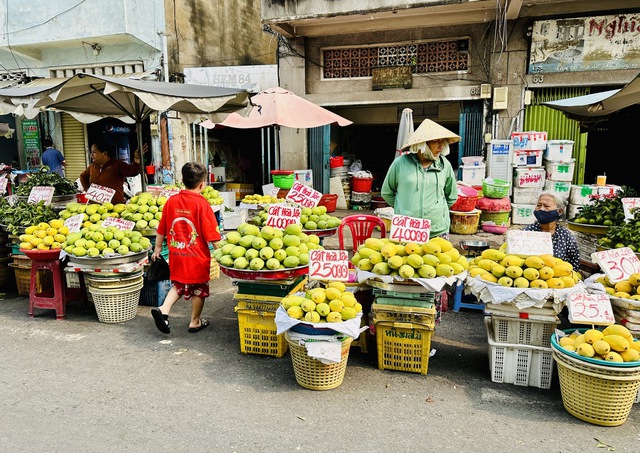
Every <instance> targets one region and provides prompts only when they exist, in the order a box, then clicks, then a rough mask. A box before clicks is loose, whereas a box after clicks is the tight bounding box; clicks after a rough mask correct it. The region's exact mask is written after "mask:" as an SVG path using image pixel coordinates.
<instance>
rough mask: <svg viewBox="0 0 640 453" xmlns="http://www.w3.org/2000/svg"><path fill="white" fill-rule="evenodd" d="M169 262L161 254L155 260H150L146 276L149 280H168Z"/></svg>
mask: <svg viewBox="0 0 640 453" xmlns="http://www.w3.org/2000/svg"><path fill="white" fill-rule="evenodd" d="M169 277H170V272H169V263H167V261H166V260H165V259H164V258H163V257H162V255H161V256H159V257H158V259H157V260H155V261H151V264H150V265H149V270H148V271H147V275H146V278H147V280H148V281H150V282H159V281H162V280H169Z"/></svg>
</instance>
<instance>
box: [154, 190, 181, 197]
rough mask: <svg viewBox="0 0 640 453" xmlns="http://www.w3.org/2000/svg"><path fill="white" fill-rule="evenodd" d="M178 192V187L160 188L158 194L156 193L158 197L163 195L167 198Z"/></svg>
mask: <svg viewBox="0 0 640 453" xmlns="http://www.w3.org/2000/svg"><path fill="white" fill-rule="evenodd" d="M178 193H180V189H162V190H161V191H160V195H158V198H159V197H165V198H167V199H169V198H171V197H172V196H174V195H176V194H178Z"/></svg>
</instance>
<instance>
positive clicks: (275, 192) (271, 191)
mask: <svg viewBox="0 0 640 453" xmlns="http://www.w3.org/2000/svg"><path fill="white" fill-rule="evenodd" d="M278 192H280V187H271V188H270V189H269V190H267V193H266V194H265V195H269V196H271V197H277V196H278Z"/></svg>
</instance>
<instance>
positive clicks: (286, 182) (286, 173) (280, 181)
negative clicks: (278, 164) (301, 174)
mask: <svg viewBox="0 0 640 453" xmlns="http://www.w3.org/2000/svg"><path fill="white" fill-rule="evenodd" d="M271 178H272V179H273V185H274V186H276V187H278V188H280V189H291V186H293V182H294V181H295V179H296V176H295V174H294V172H293V170H271Z"/></svg>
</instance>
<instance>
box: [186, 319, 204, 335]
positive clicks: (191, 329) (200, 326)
mask: <svg viewBox="0 0 640 453" xmlns="http://www.w3.org/2000/svg"><path fill="white" fill-rule="evenodd" d="M208 325H209V321H207V320H206V319H201V320H200V325H199V326H198V327H189V333H196V332H200V331H201V330H202V329H204V328H205V327H207V326H208Z"/></svg>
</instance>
